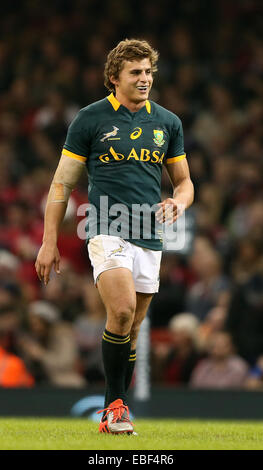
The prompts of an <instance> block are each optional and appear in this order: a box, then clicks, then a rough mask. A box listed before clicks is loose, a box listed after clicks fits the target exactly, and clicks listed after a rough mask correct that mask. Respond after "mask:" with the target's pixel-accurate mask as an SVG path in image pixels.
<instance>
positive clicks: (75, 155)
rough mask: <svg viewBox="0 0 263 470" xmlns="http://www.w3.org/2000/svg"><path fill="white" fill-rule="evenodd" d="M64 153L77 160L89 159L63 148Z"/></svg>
mask: <svg viewBox="0 0 263 470" xmlns="http://www.w3.org/2000/svg"><path fill="white" fill-rule="evenodd" d="M62 155H65V156H66V157H70V158H74V159H75V160H79V161H80V162H83V163H84V162H85V161H86V160H87V158H86V157H82V156H81V155H77V154H76V153H73V152H70V151H69V150H67V149H63V150H62Z"/></svg>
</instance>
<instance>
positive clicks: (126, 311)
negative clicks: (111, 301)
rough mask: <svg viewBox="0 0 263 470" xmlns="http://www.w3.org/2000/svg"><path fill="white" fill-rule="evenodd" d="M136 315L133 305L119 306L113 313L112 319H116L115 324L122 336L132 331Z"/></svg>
mask: <svg viewBox="0 0 263 470" xmlns="http://www.w3.org/2000/svg"><path fill="white" fill-rule="evenodd" d="M134 314H135V307H134V306H133V305H132V304H130V305H129V304H126V305H123V306H121V305H119V306H118V307H117V308H115V309H114V311H113V312H112V313H111V317H112V318H114V322H115V324H116V326H117V327H118V330H119V331H120V332H121V333H120V334H122V333H124V334H126V332H127V331H128V332H129V331H130V328H131V325H132V322H133V319H134Z"/></svg>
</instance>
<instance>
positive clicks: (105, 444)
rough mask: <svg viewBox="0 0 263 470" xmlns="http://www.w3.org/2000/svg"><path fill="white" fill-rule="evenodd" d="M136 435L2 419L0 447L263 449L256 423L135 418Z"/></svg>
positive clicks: (78, 422) (261, 426)
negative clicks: (113, 433) (109, 433)
mask: <svg viewBox="0 0 263 470" xmlns="http://www.w3.org/2000/svg"><path fill="white" fill-rule="evenodd" d="M135 429H136V431H137V432H138V436H126V435H107V434H106V435H105V434H99V433H98V424H97V423H94V422H92V421H89V420H87V419H86V418H82V419H75V418H69V419H60V418H58V419H54V418H50V419H46V418H26V419H24V418H0V450H26V449H27V450H262V449H263V423H262V422H259V421H256V422H252V421H247V422H246V421H197V420H191V421H190V420H140V419H138V420H136V423H135Z"/></svg>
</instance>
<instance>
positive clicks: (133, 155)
mask: <svg viewBox="0 0 263 470" xmlns="http://www.w3.org/2000/svg"><path fill="white" fill-rule="evenodd" d="M164 155H165V154H164V152H163V153H161V151H160V150H154V151H153V152H152V151H151V150H149V149H144V148H142V149H141V150H140V152H136V150H135V148H134V147H133V148H132V149H131V151H130V153H129V154H128V155H127V156H125V155H123V154H122V153H117V152H116V151H115V150H114V148H113V147H110V149H109V152H108V153H104V154H103V155H100V156H99V159H100V161H101V162H103V163H110V162H113V161H121V160H127V161H128V160H131V159H134V160H137V161H141V162H149V163H161V164H162V163H163V159H164Z"/></svg>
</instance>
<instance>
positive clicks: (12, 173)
mask: <svg viewBox="0 0 263 470" xmlns="http://www.w3.org/2000/svg"><path fill="white" fill-rule="evenodd" d="M262 10H263V8H262V2H260V1H256V0H254V1H253V0H240V1H238V2H236V1H235V0H221V1H207V0H202V1H201V0H200V1H196V0H187V1H177V2H174V1H169V0H163V1H162V2H152V1H148V0H146V1H144V2H139V1H130V2H129V1H127V2H123V1H121V0H106V1H104V2H98V1H95V0H94V1H93V0H90V1H88V0H87V1H85V0H75V1H74V2H72V1H67V0H63V1H62V0H61V1H57V0H53V1H47V2H45V4H43V2H40V1H38V0H34V1H15V0H14V1H12V2H9V3H8V2H6V3H5V4H3V5H1V15H0V183H1V184H0V387H1V388H2V389H3V390H2V391H1V392H3V393H4V392H5V389H6V388H8V387H12V388H18V390H17V391H16V390H12V393H15V395H12V394H11V393H10V394H9V395H8V396H9V397H11V396H14V397H17V395H16V392H17V393H19V392H20V388H21V386H23V387H27V389H28V388H29V389H30V394H32V393H34V392H35V393H36V394H37V393H43V389H44V390H48V392H47V393H51V394H52V389H54V390H55V388H56V392H55V391H54V393H56V397H57V396H59V392H58V391H57V388H58V387H59V388H61V390H60V392H61V394H62V392H63V391H62V388H66V389H67V390H68V389H72V388H74V389H75V390H73V391H72V393H74V394H77V395H78V396H85V395H89V394H90V393H93V390H95V389H96V390H97V389H98V390H102V387H103V371H102V363H101V356H100V338H101V333H102V331H103V327H104V321H105V314H104V310H103V308H102V306H101V303H100V300H99V298H98V296H97V291H96V290H95V289H94V287H93V282H92V278H91V268H90V263H89V260H88V257H87V253H86V250H85V245H84V243H83V241H82V240H80V239H79V238H78V237H77V236H76V230H77V225H78V223H79V222H80V221H81V217H78V216H77V215H76V212H77V209H78V207H79V206H80V204H85V203H87V180H86V179H85V178H83V180H82V181H81V182H80V184H79V186H78V189H77V190H75V191H74V192H73V194H72V199H71V202H70V205H69V211H68V213H67V216H66V218H65V221H64V223H63V226H62V230H61V236H60V239H59V249H60V254H61V257H62V263H61V271H62V274H61V275H60V276H55V275H52V278H51V281H50V283H49V285H48V286H47V287H43V286H41V285H40V283H39V281H38V278H37V276H36V273H35V270H34V262H35V258H36V255H37V252H38V249H39V247H40V244H41V239H42V231H43V207H44V203H45V197H46V195H47V191H48V188H49V184H50V182H51V178H52V175H53V172H54V170H55V168H56V166H57V163H58V160H59V158H60V154H61V149H62V146H63V143H64V140H65V136H66V131H67V127H68V125H69V123H70V121H71V120H72V119H73V117H74V116H75V114H76V112H77V110H78V109H80V108H82V107H84V106H86V105H87V104H89V103H91V102H93V101H95V100H99V99H101V98H103V97H104V96H105V95H106V94H107V90H106V89H105V88H104V85H103V68H104V63H105V60H106V55H107V53H108V52H109V50H110V49H111V48H113V47H114V46H115V45H116V44H117V43H118V41H120V40H121V39H124V38H126V37H128V38H131V37H136V38H145V39H147V40H149V41H150V43H151V44H152V45H153V47H155V48H156V49H158V51H159V52H160V61H159V70H158V73H157V75H156V78H155V81H154V86H153V90H152V94H151V99H153V100H155V101H156V102H158V103H159V104H160V105H162V106H164V107H166V108H167V109H169V110H171V111H173V112H174V113H176V114H177V115H178V116H179V117H180V118H181V120H182V122H183V127H184V136H185V150H186V154H187V158H188V162H189V166H190V171H191V176H192V180H193V182H194V185H195V202H194V204H193V206H192V207H191V209H189V211H188V213H187V245H186V248H185V250H183V251H181V252H169V251H167V252H165V253H164V256H163V263H162V268H161V273H160V279H161V285H160V293H159V294H158V295H156V296H155V298H154V301H153V303H152V307H151V311H150V312H149V322H150V333H149V334H150V339H151V347H150V354H149V361H150V365H151V374H150V377H151V383H152V386H153V389H152V390H153V395H154V393H155V394H156V393H157V392H156V390H157V391H158V390H159V389H161V390H162V393H165V392H163V390H164V391H165V390H166V388H165V387H168V389H167V390H168V392H169V393H171V390H172V391H173V393H174V394H175V395H174V396H176V393H177V392H178V393H179V392H180V393H181V390H185V396H187V397H189V396H192V395H191V393H192V392H193V393H194V389H198V397H199V398H200V397H201V396H202V394H201V395H200V394H199V391H200V389H202V388H205V389H206V392H204V393H207V389H214V390H213V391H212V390H210V391H211V395H209V396H210V398H211V397H215V396H218V397H219V395H220V394H219V395H213V393H217V392H218V391H219V390H222V389H224V391H222V393H225V394H227V393H228V392H227V390H228V391H231V390H233V389H234V390H235V392H234V393H239V391H240V395H238V396H239V397H245V398H244V399H245V400H247V399H249V397H251V394H252V395H253V393H252V391H254V390H257V391H258V392H260V390H262V388H263V379H262V378H263V293H262V292H263V289H262V287H263V198H262V195H263V179H262V167H263V39H262V30H263V24H262V23H263V15H262V13H263V12H262ZM163 191H164V195H165V194H167V193H169V192H170V191H171V187H170V183H169V181H168V178H167V176H166V175H165V174H164V177H163ZM186 314H187V315H186ZM146 334H147V333H146ZM7 353H8V354H13V356H12V357H11V356H7ZM7 359H8V360H11V361H14V362H13V364H14V369H12V370H14V371H15V372H12V373H11V376H8V377H6V376H5V367H6V361H7ZM201 361H202V365H203V367H205V368H204V370H203V372H202V370H201V369H200V367H199V366H200V364H201ZM204 361H206V362H205V363H204ZM219 365H220V370H221V372H220V371H219V372H218V366H219ZM197 367H198V371H197ZM12 374H13V375H12ZM94 387H95V388H94ZM133 387H136V379H135V383H134V385H133ZM158 387H159V388H158ZM76 389H77V390H76ZM27 391H28V393H29V390H23V395H20V396H23V397H24V396H25V397H26V393H27ZM39 391H40V392H39ZM78 391H79V394H80V395H79V394H78ZM7 392H8V393H9V390H7ZM168 392H167V393H168ZM21 393H22V391H21ZM65 393H66V392H65ZM67 393H68V392H67ZM96 393H97V392H96ZM160 393H161V392H160ZM200 393H201V392H200ZM24 394H25V395H24ZM189 394H190V395H189ZM157 395H158V393H157ZM3 396H4V395H3ZM5 396H7V395H5ZM31 396H34V395H30V397H31ZM36 396H37V395H36ZM60 396H61V397H62V396H63V394H62V395H60ZM180 396H181V395H180ZM225 396H227V395H225ZM255 396H256V395H255ZM257 396H258V397H259V395H257ZM28 397H29V395H28ZM203 397H204V395H203ZM205 397H206V398H207V395H205ZM179 398H180V397H179ZM199 398H198V399H199ZM15 399H16V398H15ZM64 399H65V401H67V398H66V395H65V396H64ZM74 399H75V398H74ZM200 399H201V400H202V398H200ZM240 399H241V398H240ZM25 400H26V398H25ZM28 400H29V402H30V403H31V404H32V403H33V402H32V401H31V398H30V399H28ZM56 400H57V398H56ZM211 400H212V401H213V399H212V398H211ZM218 400H220V398H218ZM252 400H253V396H252ZM62 401H63V400H62ZM208 401H209V399H208ZM73 402H74V400H73ZM182 402H183V400H182ZM24 403H25V402H24ZM213 403H214V402H213ZM247 406H248V407H249V405H247ZM22 408H23V401H22V405H21V408H20V411H19V410H16V412H17V413H18V414H20V413H22V412H23V409H22ZM25 408H26V409H27V413H29V414H30V410H29V409H28V406H26V407H25ZM190 408H191V407H190ZM21 410H22V411H21ZM53 411H54V410H53ZM221 411H222V410H221ZM12 412H14V408H12V410H11V409H9V411H8V409H7V408H6V407H5V408H4V411H3V410H0V413H1V414H3V413H4V414H6V413H7V414H8V413H11V414H12ZM54 412H55V411H54ZM36 413H37V411H36ZM193 413H197V411H193ZM222 413H223V411H222ZM47 414H48V410H47Z"/></svg>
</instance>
